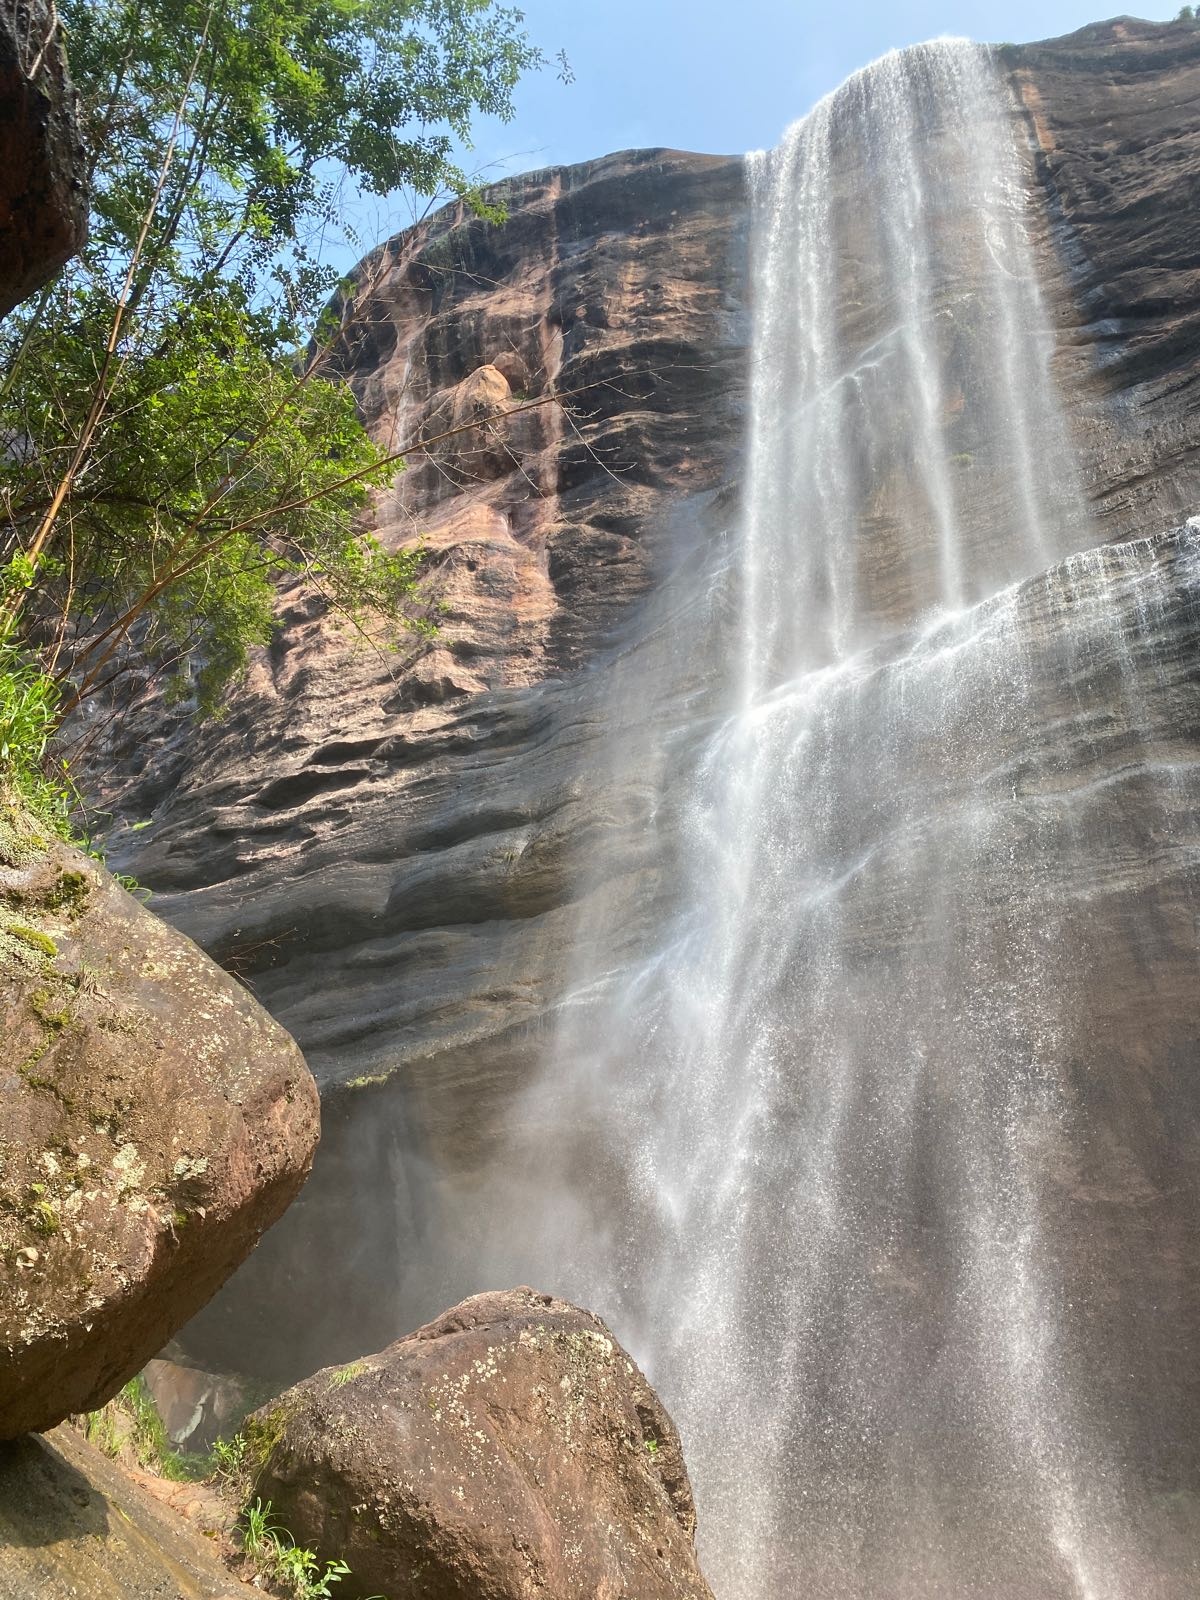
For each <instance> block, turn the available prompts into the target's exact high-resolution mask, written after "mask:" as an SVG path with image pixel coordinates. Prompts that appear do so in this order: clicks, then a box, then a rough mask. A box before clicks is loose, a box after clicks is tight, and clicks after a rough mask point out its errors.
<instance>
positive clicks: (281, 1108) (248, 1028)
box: [0, 810, 318, 1438]
mask: <svg viewBox="0 0 1200 1600" xmlns="http://www.w3.org/2000/svg"><path fill="white" fill-rule="evenodd" d="M0 1005H2V1006H3V1017H4V1037H5V1052H6V1055H5V1065H4V1068H3V1071H2V1073H0V1076H2V1078H3V1106H4V1122H3V1127H2V1128H0V1275H2V1277H0V1282H2V1286H3V1287H2V1292H0V1437H7V1438H11V1437H14V1436H15V1435H17V1434H20V1433H23V1432H25V1431H27V1430H33V1429H38V1430H40V1429H45V1428H49V1427H52V1426H53V1425H54V1424H55V1423H57V1422H59V1421H61V1420H62V1418H63V1417H65V1416H67V1415H68V1414H70V1413H72V1412H78V1411H84V1410H90V1409H93V1408H94V1407H96V1406H99V1405H101V1404H102V1403H103V1402H104V1401H105V1400H107V1399H108V1398H109V1397H110V1396H111V1395H112V1394H113V1393H115V1391H116V1390H117V1389H118V1388H119V1387H120V1386H121V1384H123V1383H125V1382H126V1381H127V1380H128V1379H129V1378H131V1377H132V1376H133V1375H134V1374H135V1373H136V1372H137V1371H138V1370H139V1368H140V1367H141V1366H142V1365H143V1364H144V1363H145V1362H146V1360H147V1359H148V1358H149V1357H151V1356H152V1355H154V1354H156V1352H157V1351H159V1350H160V1349H161V1348H162V1346H163V1345H164V1344H165V1343H166V1341H167V1339H168V1338H169V1337H170V1336H171V1334H172V1333H173V1332H174V1331H175V1330H176V1329H177V1328H178V1327H179V1326H180V1325H181V1324H182V1323H184V1322H185V1321H186V1320H187V1319H188V1318H189V1317H190V1316H191V1315H192V1314H193V1313H194V1312H195V1311H196V1310H198V1309H199V1307H200V1306H202V1305H203V1304H204V1303H205V1301H206V1300H208V1299H209V1298H210V1296H211V1295H212V1294H213V1293H214V1292H215V1291H216V1289H217V1288H218V1287H219V1286H220V1284H221V1283H223V1282H224V1280H225V1279H226V1278H227V1277H228V1276H229V1274H230V1273H231V1272H232V1271H233V1269H234V1268H235V1267H236V1266H237V1265H238V1264H239V1263H240V1262H241V1261H242V1260H243V1259H244V1258H245V1257H246V1255H248V1254H249V1252H250V1250H251V1249H252V1248H253V1246H254V1244H255V1242H256V1241H257V1239H258V1237H259V1235H260V1234H261V1233H262V1232H263V1230H264V1229H265V1228H267V1227H269V1226H270V1225H271V1223H272V1222H274V1221H275V1220H276V1218H277V1217H278V1216H279V1215H280V1213H281V1212H282V1211H283V1209H284V1207H285V1206H286V1205H287V1204H288V1203H289V1201H290V1200H291V1199H292V1197H293V1196H294V1195H295V1193H296V1191H297V1189H298V1188H299V1187H300V1185H301V1183H302V1182H303V1181H304V1178H305V1175H306V1174H307V1171H308V1167H309V1163H310V1162H311V1160H312V1154H313V1149H314V1146H315V1144H316V1140H317V1133H318V1103H317V1095H316V1088H315V1085H314V1083H313V1080H312V1077H311V1075H310V1074H309V1072H308V1070H307V1068H306V1067H305V1064H304V1060H303V1057H302V1056H301V1054H300V1052H299V1050H298V1049H297V1048H296V1046H295V1044H294V1043H293V1042H292V1040H291V1039H290V1038H289V1037H288V1036H287V1034H286V1033H284V1031H283V1029H282V1028H281V1027H279V1025H278V1024H277V1023H275V1022H273V1021H272V1020H271V1018H270V1017H269V1016H268V1015H267V1014H266V1013H265V1012H264V1011H263V1010H262V1008H261V1007H260V1006H259V1005H258V1004H257V1003H256V1002H255V1001H254V1000H253V999H252V998H251V997H250V996H249V995H248V994H247V993H246V992H245V990H244V989H242V988H241V987H240V985H238V984H237V983H236V982H235V981H234V980H233V979H232V978H230V977H229V976H228V974H226V973H224V972H222V971H220V969H219V968H217V967H215V966H214V965H213V964H212V963H211V962H210V961H209V960H208V959H207V958H206V957H205V956H204V955H203V954H202V953H201V952H200V951H199V950H197V949H196V947H195V946H194V945H193V944H192V943H191V941H190V940H188V939H186V938H184V937H183V936H182V935H180V934H179V933H177V932H176V931H175V930H174V929H172V928H170V927H168V926H167V925H166V924H165V923H163V922H161V921H159V919H158V918H157V917H154V916H152V915H151V914H150V913H149V912H148V911H146V910H145V909H144V907H143V906H142V905H141V904H139V902H138V901H137V900H136V899H134V898H133V897H132V896H130V895H129V894H126V893H125V892H124V890H122V889H120V888H119V887H118V886H117V885H116V883H114V882H113V880H112V878H111V877H110V876H109V875H108V874H107V873H106V872H104V871H102V870H101V869H100V868H99V867H98V866H97V864H96V863H95V862H94V861H93V860H91V859H90V858H89V857H87V856H84V855H83V854H82V853H81V852H79V851H77V850H73V849H71V848H69V847H68V846H65V845H62V844H59V843H48V842H47V841H46V840H44V839H38V838H37V836H36V834H35V833H34V832H33V830H32V828H31V827H30V826H29V825H28V824H27V823H25V822H24V821H23V819H21V818H20V816H19V814H18V813H16V812H14V811H11V810H10V811H9V812H8V814H7V816H6V818H5V821H4V826H3V830H2V836H0Z"/></svg>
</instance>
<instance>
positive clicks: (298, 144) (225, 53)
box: [0, 0, 542, 794]
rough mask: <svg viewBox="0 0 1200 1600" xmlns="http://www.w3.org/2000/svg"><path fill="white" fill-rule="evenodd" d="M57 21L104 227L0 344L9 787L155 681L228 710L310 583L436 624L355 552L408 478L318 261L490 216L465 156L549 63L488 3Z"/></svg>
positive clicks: (304, 1) (348, 0) (207, 8)
mask: <svg viewBox="0 0 1200 1600" xmlns="http://www.w3.org/2000/svg"><path fill="white" fill-rule="evenodd" d="M59 12H60V15H61V17H62V20H63V24H64V29H65V35H66V42H67V46H68V54H69V57H70V61H71V70H72V74H73V76H74V79H75V82H76V85H77V87H78V90H79V94H80V106H81V116H82V126H83V132H84V138H85V144H86V148H87V152H88V167H89V174H88V175H89V181H90V187H91V196H92V219H91V234H90V239H89V242H88V244H87V246H86V248H85V249H84V251H83V252H82V254H81V255H80V256H79V257H78V258H77V259H76V260H75V261H74V262H72V263H70V264H68V266H67V267H66V268H65V269H64V271H63V272H62V273H61V274H60V275H59V277H58V278H57V279H55V280H54V281H53V282H52V283H51V284H50V285H49V286H48V287H47V288H46V290H45V291H44V292H43V293H42V294H41V295H40V296H38V297H37V298H36V299H35V300H34V301H32V302H30V303H29V304H27V305H26V306H24V307H22V308H21V309H20V310H19V311H18V312H17V313H15V314H14V315H13V316H12V317H10V319H9V320H8V322H7V323H6V324H5V326H4V328H3V330H0V673H3V674H6V682H7V689H6V691H5V693H4V694H3V695H0V716H3V715H6V711H5V708H6V707H15V708H18V710H19V708H20V707H25V708H26V709H25V710H24V711H20V714H19V715H18V710H14V711H13V715H12V716H11V717H10V718H9V724H10V725H11V730H12V737H11V738H10V737H6V736H5V735H6V731H7V730H6V729H0V746H3V748H4V749H5V750H7V751H8V754H7V756H3V757H0V759H4V760H6V761H7V763H8V765H9V768H10V773H15V774H16V775H17V776H18V777H19V776H20V772H21V770H22V769H21V754H20V753H21V751H22V750H24V751H25V755H26V757H27V758H28V760H27V762H26V765H27V766H28V767H29V771H30V774H35V773H36V770H37V769H38V768H39V765H40V763H39V759H38V758H37V756H36V754H35V753H34V743H38V741H34V743H30V742H29V741H28V740H26V741H25V743H24V744H22V743H21V740H20V738H19V737H18V735H17V733H16V731H15V730H16V729H17V728H18V727H23V726H26V725H28V726H30V727H37V728H38V729H40V730H41V732H40V733H39V736H38V739H39V741H40V744H41V745H44V744H45V729H46V726H47V721H48V719H49V721H50V722H52V721H53V718H54V717H55V716H58V715H61V714H62V713H63V712H65V711H69V710H70V709H71V708H72V707H73V706H74V705H75V704H76V703H77V702H78V700H79V699H80V698H81V697H83V696H86V695H87V694H89V693H91V692H94V691H95V689H96V688H97V687H99V686H101V685H104V684H106V683H109V682H110V681H111V679H112V678H113V676H114V675H116V674H120V673H121V672H123V671H126V670H128V669H129V667H130V665H131V664H132V663H134V662H137V663H139V664H141V665H143V666H144V665H146V664H147V663H148V664H149V665H150V666H151V668H152V669H153V670H154V671H156V672H158V673H160V674H162V675H163V676H164V677H165V679H166V686H167V691H168V692H169V693H170V694H172V695H174V696H177V697H184V698H190V699H192V700H194V702H195V704H196V706H197V708H198V709H199V710H200V711H205V710H210V709H212V708H213V707H214V706H216V705H217V704H218V703H219V701H220V698H221V695H222V691H223V690H224V688H225V687H226V685H227V684H228V682H229V680H230V679H231V677H232V676H234V675H235V674H236V673H237V671H238V670H239V668H240V667H241V666H242V665H243V663H244V661H245V659H246V652H247V650H248V648H249V647H250V646H251V645H253V644H255V643H258V642H263V641H265V640H266V639H267V638H268V637H269V636H270V633H271V631H272V628H273V626H274V620H273V619H274V602H275V596H276V593H277V587H278V584H279V582H280V581H281V580H286V579H287V578H288V577H289V576H292V575H299V576H301V577H303V578H304V579H305V580H306V581H309V582H311V583H314V584H316V585H318V586H319V587H320V588H321V589H322V590H323V591H324V592H325V594H326V595H327V597H328V598H329V600H330V602H331V603H332V604H333V605H335V606H337V607H339V608H341V609H343V610H344V611H345V612H347V613H349V614H350V615H352V616H354V617H357V618H362V617H364V616H368V615H373V614H377V613H380V612H382V613H386V614H387V615H390V616H392V617H394V618H399V619H400V620H401V621H402V622H403V623H404V624H406V625H407V626H410V627H416V628H422V627H428V626H429V624H428V622H427V621H425V620H424V619H423V617H422V614H421V610H420V607H419V606H417V605H416V604H415V586H416V581H417V576H418V570H419V559H420V558H419V552H413V551H411V550H410V551H406V552H400V553H389V552H387V551H385V550H384V549H382V548H381V547H380V546H379V544H378V543H376V542H375V541H374V540H372V539H371V538H370V537H367V536H363V535H361V534H356V533H355V530H354V523H355V515H356V513H357V512H358V511H359V510H360V508H361V507H362V505H363V503H364V501H365V499H366V497H367V494H368V492H369V490H370V488H371V487H372V486H373V485H377V484H379V483H382V482H385V481H387V479H388V477H389V475H390V474H391V473H392V472H393V471H394V470H395V463H394V462H391V461H388V460H387V459H386V458H385V457H384V455H383V453H382V452H381V451H380V450H379V449H377V448H376V446H375V445H374V444H372V442H371V441H370V440H369V439H368V438H367V436H366V434H365V433H364V431H363V429H362V428H361V426H360V424H359V422H358V420H357V417H356V414H355V408H354V404H353V399H352V397H351V395H350V393H349V391H348V390H347V389H346V388H345V387H344V386H343V385H342V384H340V383H338V382H336V381H333V380H332V379H331V378H329V377H327V376H326V375H325V354H326V349H327V346H328V343H329V340H330V336H331V330H330V329H329V327H328V326H327V325H326V320H325V319H326V318H328V317H329V316H330V313H329V312H328V311H327V310H325V308H327V307H328V306H329V305H330V303H331V295H332V294H333V291H334V290H335V288H336V286H337V279H338V274H337V271H336V270H335V269H334V268H333V267H331V266H330V265H329V262H328V259H327V251H326V249H325V241H326V240H327V239H328V238H329V237H330V235H331V233H333V232H335V231H336V229H337V227H338V223H339V217H340V215H341V214H342V213H343V210H344V208H345V207H346V206H347V205H348V204H350V203H352V201H353V199H354V197H355V196H356V195H378V196H383V195H387V194H388V193H390V192H391V191H393V190H395V189H397V188H399V187H401V186H409V187H413V188H416V189H417V190H419V191H421V192H424V193H435V192H439V191H445V190H447V189H448V190H450V191H451V192H456V193H459V194H464V195H467V196H468V198H474V199H476V201H477V196H473V195H472V191H471V186H470V184H469V182H468V180H467V178H466V177H465V176H464V174H463V173H462V171H461V170H459V168H458V167H457V166H456V164H455V162H454V160H453V150H454V148H455V142H456V141H460V142H465V141H466V140H467V138H468V136H469V129H470V124H471V121H472V119H473V117H474V116H475V115H477V114H479V113H490V114H493V115H497V116H499V117H501V118H507V117H508V116H510V115H511V111H512V100H511V94H512V90H513V88H514V86H515V84H516V82H517V81H518V78H519V77H520V75H521V74H522V72H524V71H525V70H526V69H529V68H532V67H536V66H538V65H540V64H541V62H542V58H541V56H540V54H539V52H538V51H537V50H536V49H535V48H534V47H533V46H532V45H531V44H530V43H529V40H528V38H527V36H526V35H525V33H524V31H523V19H522V16H521V13H520V12H519V11H516V10H513V9H510V8H508V7H505V6H501V5H497V4H495V3H494V0H221V3H217V0H60V3H59ZM33 783H34V779H33V777H32V776H31V778H30V784H33ZM30 784H27V785H26V787H27V789H28V788H29V787H30ZM34 787H35V788H36V785H34ZM31 792H32V791H31ZM38 794H40V791H38Z"/></svg>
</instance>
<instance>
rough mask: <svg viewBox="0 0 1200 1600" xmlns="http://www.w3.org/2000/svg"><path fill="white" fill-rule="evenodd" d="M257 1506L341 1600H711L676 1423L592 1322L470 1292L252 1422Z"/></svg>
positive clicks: (557, 1304) (557, 1306)
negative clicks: (326, 1575) (323, 1562)
mask: <svg viewBox="0 0 1200 1600" xmlns="http://www.w3.org/2000/svg"><path fill="white" fill-rule="evenodd" d="M251 1427H252V1428H254V1429H256V1433H257V1437H259V1438H261V1439H263V1440H266V1441H269V1442H270V1446H271V1448H270V1452H269V1455H268V1456H267V1459H266V1465H265V1468H264V1470H263V1472H262V1474H261V1475H260V1476H259V1478H258V1482H257V1484H256V1490H257V1493H258V1494H259V1495H260V1496H262V1497H263V1498H266V1499H269V1500H270V1501H271V1504H272V1507H273V1509H274V1510H275V1512H276V1513H277V1514H278V1515H279V1516H280V1517H281V1518H282V1519H283V1521H284V1522H285V1523H286V1525H287V1526H288V1527H289V1528H290V1529H291V1531H292V1532H293V1533H294V1534H295V1535H296V1537H297V1538H298V1539H299V1540H300V1542H301V1543H304V1544H311V1545H313V1546H315V1547H316V1548H317V1549H318V1550H319V1552H320V1553H321V1554H322V1556H323V1557H324V1558H325V1559H332V1558H334V1557H335V1556H342V1557H344V1559H345V1560H346V1561H347V1562H348V1563H349V1565H350V1568H351V1570H352V1572H353V1578H351V1579H348V1580H347V1586H346V1594H347V1597H348V1600H351V1597H358V1596H366V1595H369V1594H375V1593H385V1594H387V1595H388V1596H389V1600H409V1597H410V1596H411V1597H413V1600H415V1597H417V1596H418V1595H419V1596H421V1597H422V1600H479V1597H481V1596H484V1595H486V1596H488V1597H489V1600H525V1597H527V1596H529V1595H533V1594H545V1595H553V1596H555V1600H594V1597H596V1596H610V1595H611V1596H614V1597H615V1596H619V1595H630V1596H633V1595H636V1596H637V1600H683V1597H685V1596H686V1597H689V1600H711V1596H710V1591H709V1588H708V1585H707V1584H706V1583H705V1581H704V1579H703V1577H702V1576H701V1574H700V1570H699V1568H698V1566H697V1565H696V1558H695V1552H694V1549H693V1539H694V1535H695V1527H696V1515H695V1509H694V1506H693V1504H692V1493H691V1487H690V1485H689V1483H688V1477H687V1471H686V1468H685V1467H684V1463H683V1455H682V1452H681V1449H680V1444H679V1438H678V1435H677V1434H676V1432H675V1428H674V1425H673V1424H672V1422H671V1419H670V1418H669V1417H668V1416H667V1413H666V1412H665V1410H664V1409H663V1407H662V1405H661V1404H660V1402H659V1401H658V1399H657V1397H656V1396H655V1394H654V1391H653V1390H652V1389H651V1388H650V1386H649V1384H648V1383H647V1382H646V1380H645V1378H644V1377H643V1376H642V1374H641V1373H640V1372H639V1371H638V1369H637V1367H636V1366H635V1365H634V1363H633V1361H632V1360H631V1359H630V1358H629V1357H628V1356H627V1355H626V1353H625V1352H624V1350H622V1349H621V1347H620V1345H619V1344H617V1342H616V1340H615V1339H614V1338H613V1336H612V1334H611V1333H610V1332H609V1330H608V1328H607V1327H605V1325H604V1323H603V1322H601V1320H600V1319H599V1318H598V1317H595V1316H593V1315H591V1314H590V1313H588V1312H586V1311H580V1310H578V1309H576V1308H575V1307H574V1306H570V1305H567V1304H565V1303H564V1302H563V1301H561V1300H555V1299H553V1298H552V1297H551V1296H549V1295H542V1294H537V1293H535V1292H534V1291H533V1290H531V1289H525V1288H522V1289H513V1290H509V1291H505V1292H496V1293H491V1294H482V1295H476V1296H475V1297H474V1298H472V1299H470V1300H466V1301H464V1302H463V1303H462V1304H461V1305H459V1306H455V1307H454V1308H453V1309H452V1310H450V1311H447V1312H445V1313H444V1314H443V1315H442V1316H441V1317H438V1318H437V1319H436V1320H435V1321H434V1322H431V1323H429V1324H427V1325H426V1326H425V1327H423V1328H418V1329H417V1331H416V1332H415V1333H413V1334H410V1335H409V1336H408V1337H407V1338H406V1339H401V1340H399V1341H398V1342H397V1343H395V1344H393V1345H391V1346H389V1347H388V1349H386V1350H384V1351H382V1352H381V1353H380V1354H379V1355H376V1356H371V1357H368V1358H366V1359H365V1360H362V1361H357V1362H354V1363H353V1364H352V1365H350V1366H347V1367H343V1368H340V1369H338V1368H330V1369H327V1370H326V1371H323V1372H319V1373H317V1374H316V1376H315V1377H312V1378H310V1379H308V1380H307V1382H305V1383H302V1384H300V1385H298V1386H297V1387H296V1388H294V1389H291V1390H289V1391H287V1393H285V1394H284V1395H282V1396H280V1398H279V1400H277V1401H275V1402H273V1403H272V1405H270V1406H269V1407H266V1408H265V1409H264V1410H263V1411H261V1412H258V1413H256V1415H255V1417H254V1418H252V1419H251Z"/></svg>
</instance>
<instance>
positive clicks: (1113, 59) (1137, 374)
mask: <svg viewBox="0 0 1200 1600" xmlns="http://www.w3.org/2000/svg"><path fill="white" fill-rule="evenodd" d="M1003 59H1004V61H1005V63H1006V64H1007V66H1008V67H1009V69H1010V71H1011V74H1012V83H1013V88H1014V90H1015V92H1016V95H1017V98H1018V101H1019V103H1020V106H1021V109H1022V112H1023V114H1024V119H1025V123H1026V129H1027V136H1028V138H1029V142H1030V144H1031V146H1032V147H1033V151H1034V155H1035V159H1036V164H1037V176H1038V178H1039V180H1040V183H1041V186H1042V188H1043V191H1044V195H1045V212H1044V215H1045V221H1046V224H1047V235H1046V237H1045V238H1044V240H1043V244H1044V246H1045V248H1044V249H1043V253H1042V265H1043V282H1044V285H1045V287H1046V290H1047V294H1048V297H1049V299H1050V302H1051V306H1052V309H1053V311H1054V313H1055V316H1056V319H1057V321H1058V324H1059V330H1060V344H1061V351H1060V357H1059V365H1060V377H1061V379H1062V381H1063V383H1064V387H1065V388H1066V390H1067V395H1068V400H1069V404H1070V410H1071V414H1072V420H1073V422H1074V424H1075V431H1076V438H1077V440H1078V443H1079V445H1080V447H1081V451H1082V455H1083V458H1084V464H1085V471H1086V474H1087V477H1088V480H1089V485H1090V488H1091V492H1092V498H1093V502H1094V506H1095V509H1096V512H1097V514H1098V515H1099V516H1100V517H1101V518H1102V519H1103V521H1104V524H1105V525H1106V530H1107V533H1108V536H1109V537H1111V538H1121V537H1128V536H1129V535H1130V534H1135V533H1144V534H1152V533H1157V532H1159V531H1160V530H1161V529H1163V528H1165V527H1169V526H1171V525H1172V524H1173V523H1174V522H1177V521H1179V520H1180V519H1182V518H1184V517H1187V516H1190V515H1192V514H1193V513H1194V512H1195V510H1196V507H1197V505H1200V444H1198V442H1197V441H1198V439H1200V115H1198V114H1197V106H1198V105H1200V26H1197V25H1196V24H1195V23H1189V22H1171V23H1158V22H1145V21H1142V20H1140V19H1138V18H1135V17H1118V18H1115V19H1113V20H1112V21H1108V22H1097V23H1093V24H1092V25H1090V26H1089V27H1086V28H1081V29H1079V31H1078V32H1076V33H1072V34H1068V35H1067V36H1066V37H1065V38H1062V39H1047V40H1044V41H1043V42H1041V43H1039V44H1025V45H1014V46H1006V47H1005V49H1004V52H1003Z"/></svg>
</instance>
